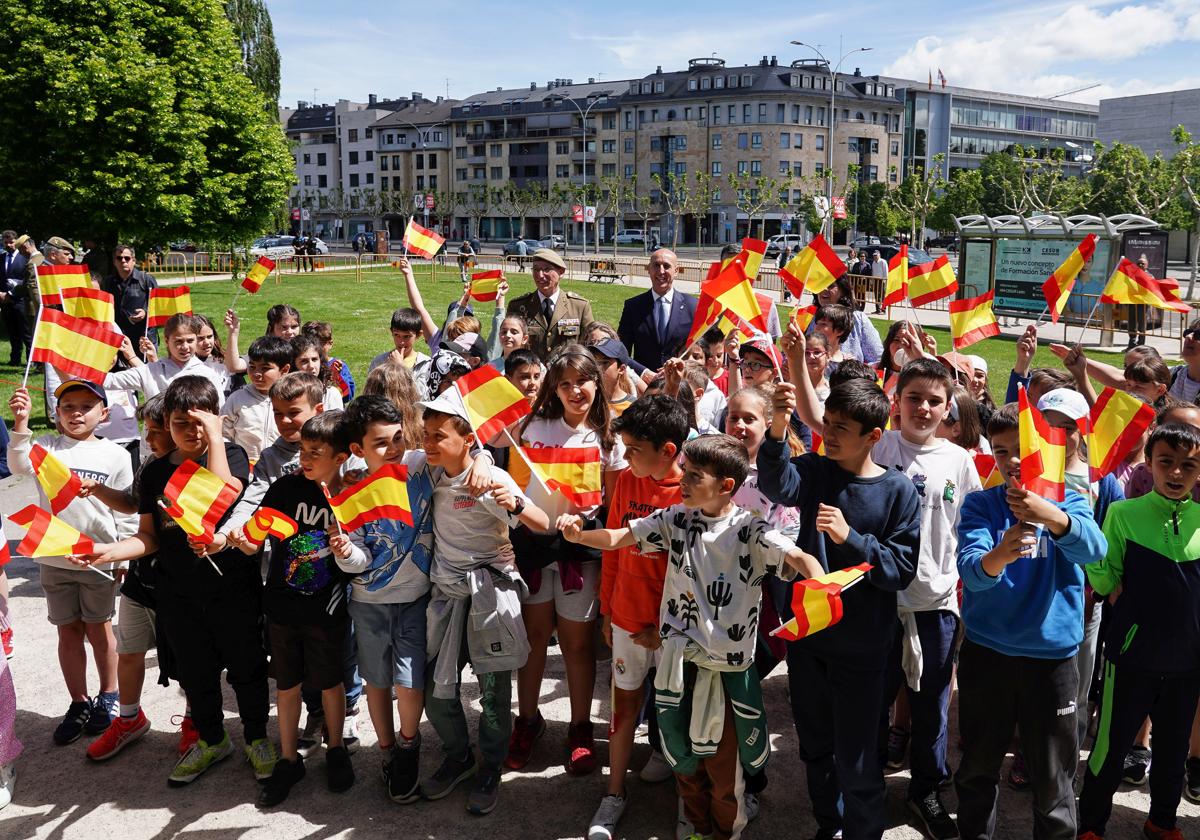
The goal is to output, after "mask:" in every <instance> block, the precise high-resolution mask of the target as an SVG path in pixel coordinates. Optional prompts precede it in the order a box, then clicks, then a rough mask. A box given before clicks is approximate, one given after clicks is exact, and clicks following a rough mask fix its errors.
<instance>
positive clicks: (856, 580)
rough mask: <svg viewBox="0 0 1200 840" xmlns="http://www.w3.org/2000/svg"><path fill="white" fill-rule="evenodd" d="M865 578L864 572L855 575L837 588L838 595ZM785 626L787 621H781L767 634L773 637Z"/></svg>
mask: <svg viewBox="0 0 1200 840" xmlns="http://www.w3.org/2000/svg"><path fill="white" fill-rule="evenodd" d="M866 578H867V576H866V575H865V574H863V575H859V576H858V577H856V578H855V579H854V580H852V581H850V582H849V583H847V584H846V585H845V586H843V587H842V588H841V589H840V590H838V595H841V594H842V593H843V592H845V591H846V590H847V589H849V588H850V587H852V586H854V585H855V584H857V583H860V582H861V581H864V580H866ZM785 626H787V622H786V621H785V622H783V624H780V625H779V626H778V627H776V628H775V629H774V630H772V631H771V632H770V634H769V635H770V636H771V637H772V638H773V637H775V636H777V635H779V634H780V633H782V632H783V628H784V627H785Z"/></svg>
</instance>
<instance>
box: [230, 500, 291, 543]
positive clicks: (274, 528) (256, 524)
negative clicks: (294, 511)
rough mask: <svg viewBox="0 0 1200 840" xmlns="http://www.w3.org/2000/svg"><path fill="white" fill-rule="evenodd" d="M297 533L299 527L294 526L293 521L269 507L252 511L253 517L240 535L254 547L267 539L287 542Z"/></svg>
mask: <svg viewBox="0 0 1200 840" xmlns="http://www.w3.org/2000/svg"><path fill="white" fill-rule="evenodd" d="M298 533H300V526H299V525H298V524H296V520H295V519H292V517H290V516H288V515H287V514H286V513H281V512H280V511H277V510H275V508H269V507H260V508H259V509H258V510H256V511H254V516H252V517H250V521H248V522H247V523H246V524H245V525H244V526H242V535H243V536H245V538H246V539H247V540H249V541H250V542H251V543H253V544H254V545H255V546H256V547H257V546H261V545H262V544H263V543H264V542H266V540H267V537H274V538H275V539H277V540H288V539H291V538H292V537H294V536H296V534H298Z"/></svg>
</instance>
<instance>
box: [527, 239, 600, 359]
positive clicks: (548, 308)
mask: <svg viewBox="0 0 1200 840" xmlns="http://www.w3.org/2000/svg"><path fill="white" fill-rule="evenodd" d="M566 270H567V264H566V263H565V262H564V261H563V258H562V257H560V256H559V255H558V252H556V251H552V250H551V249H549V248H538V249H537V250H536V251H534V252H533V262H532V271H533V283H534V285H535V286H537V289H536V290H535V291H532V292H530V293H529V294H527V295H521V296H520V297H519V298H517V299H516V300H514V301H513V302H512V303H511V304H509V307H508V314H509V315H520V316H521V317H522V318H524V319H525V323H526V324H527V325H528V326H529V344H528V347H529V349H530V350H532V351H533V352H534V353H537V354H538V356H540V357H541V358H542V359H543V360H544V359H546V357H547V356H549V355H550V353H551V352H552V351H553V350H554V349H555V348H556V347H561V346H562V345H564V344H574V343H582V342H583V338H584V336H583V329H584V327H586V326H587V325H588V324H590V323H592V321H593V320H595V319H594V318H593V317H592V304H591V303H590V302H589V301H588V299H587V298H585V297H581V296H580V295H577V294H575V293H574V292H568V291H567V290H566V289H562V288H559V281H560V280H561V279H562V276H563V274H564V273H566Z"/></svg>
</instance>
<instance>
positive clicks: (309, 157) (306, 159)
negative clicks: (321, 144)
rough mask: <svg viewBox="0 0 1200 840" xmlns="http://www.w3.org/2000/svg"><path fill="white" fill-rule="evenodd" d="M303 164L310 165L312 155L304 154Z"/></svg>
mask: <svg viewBox="0 0 1200 840" xmlns="http://www.w3.org/2000/svg"><path fill="white" fill-rule="evenodd" d="M304 162H305V163H312V155H309V154H306V155H305V156H304Z"/></svg>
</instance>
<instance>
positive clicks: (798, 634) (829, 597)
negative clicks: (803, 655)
mask: <svg viewBox="0 0 1200 840" xmlns="http://www.w3.org/2000/svg"><path fill="white" fill-rule="evenodd" d="M869 571H871V564H870V563H860V564H859V565H857V566H849V567H847V568H845V569H838V570H837V571H836V572H826V573H825V574H823V575H818V576H817V577H814V578H809V579H808V580H800V581H796V583H795V584H794V585H793V586H792V615H793V616H794V618H792V619H790V620H788V621H786V622H784V623H783V624H782V625H781V626H780V627H778V628H777V629H776V630H774V631H772V633H771V635H772V636H778V637H779V638H781V639H784V640H785V641H789V642H794V641H796V640H797V639H803V638H805V637H806V636H811V635H812V634H813V633H818V632H820V631H821V630H824V629H825V628H826V627H832V626H833V625H835V624H837V623H838V622H839V621H841V620H842V592H843V591H845V590H846V589H847V588H848V587H849V586H851V585H852V584H854V583H857V582H858V581H859V580H862V577H863V575H865V574H866V573H867V572H869Z"/></svg>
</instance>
